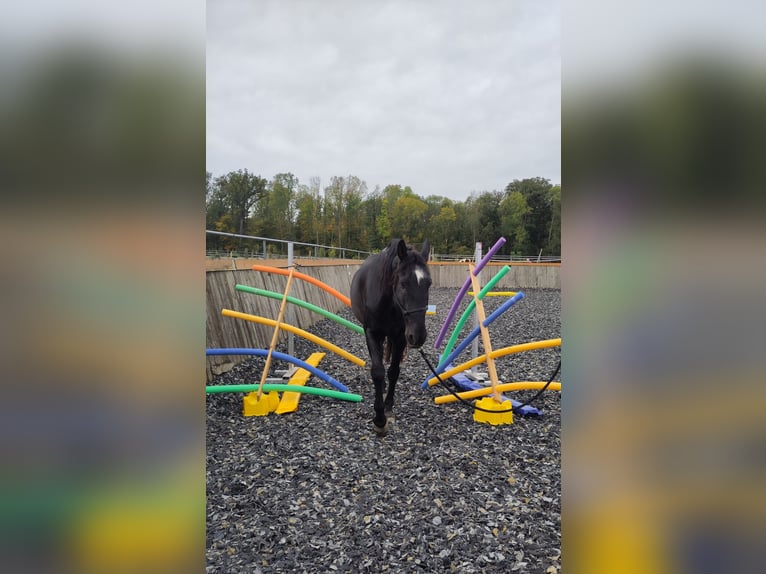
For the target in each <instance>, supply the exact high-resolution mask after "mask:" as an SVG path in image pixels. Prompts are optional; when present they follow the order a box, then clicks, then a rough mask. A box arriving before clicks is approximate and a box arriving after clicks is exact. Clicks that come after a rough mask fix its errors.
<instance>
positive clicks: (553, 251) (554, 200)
mask: <svg viewBox="0 0 766 574" xmlns="http://www.w3.org/2000/svg"><path fill="white" fill-rule="evenodd" d="M548 195H549V203H550V206H551V223H550V229H549V231H548V245H547V248H546V251H547V252H548V255H561V186H560V185H554V186H553V187H551V189H550V192H549V194H548Z"/></svg>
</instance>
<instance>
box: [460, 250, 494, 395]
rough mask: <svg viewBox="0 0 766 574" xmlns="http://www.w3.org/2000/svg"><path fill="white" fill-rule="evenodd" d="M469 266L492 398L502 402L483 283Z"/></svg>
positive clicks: (470, 265) (471, 266) (471, 265)
mask: <svg viewBox="0 0 766 574" xmlns="http://www.w3.org/2000/svg"><path fill="white" fill-rule="evenodd" d="M468 267H469V268H470V270H469V273H468V276H469V277H470V278H471V285H472V286H473V298H474V300H475V301H476V314H477V316H478V317H479V329H480V331H481V340H482V343H483V344H484V352H485V353H486V354H487V371H488V372H489V380H490V382H491V383H492V398H493V399H495V401H496V402H498V403H500V402H502V398H501V394H500V391H498V390H497V385H498V379H497V369H496V368H495V360H494V359H493V358H492V343H491V341H490V339H489V330H488V329H487V328H486V327H485V326H484V320H485V319H486V318H487V316H486V314H485V313H484V303H483V302H482V300H481V299H479V291H481V285H480V284H479V279H478V278H477V277H476V276H475V275H474V274H473V268H474V266H473V264H469V266H468Z"/></svg>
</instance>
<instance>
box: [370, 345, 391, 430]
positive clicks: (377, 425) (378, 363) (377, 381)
mask: <svg viewBox="0 0 766 574" xmlns="http://www.w3.org/2000/svg"><path fill="white" fill-rule="evenodd" d="M365 337H366V339H367V350H368V351H369V352H370V374H371V375H372V382H373V384H374V385H375V406H374V408H375V417H374V418H373V419H372V425H373V430H374V431H375V432H376V433H378V434H385V433H386V431H387V430H388V429H387V428H386V415H385V413H384V409H383V387H384V386H385V384H386V369H385V367H384V366H383V341H382V340H378V339H376V338H375V337H374V336H373V335H372V334H370V332H369V331H367V330H365Z"/></svg>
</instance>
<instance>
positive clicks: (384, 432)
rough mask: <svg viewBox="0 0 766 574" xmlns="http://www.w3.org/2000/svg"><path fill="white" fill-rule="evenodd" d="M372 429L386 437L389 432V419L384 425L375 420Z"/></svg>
mask: <svg viewBox="0 0 766 574" xmlns="http://www.w3.org/2000/svg"><path fill="white" fill-rule="evenodd" d="M372 430H374V431H375V434H376V435H378V436H379V437H384V436H386V435H387V434H388V421H386V424H384V425H383V426H382V427H379V426H378V425H376V424H375V423H374V422H373V423H372Z"/></svg>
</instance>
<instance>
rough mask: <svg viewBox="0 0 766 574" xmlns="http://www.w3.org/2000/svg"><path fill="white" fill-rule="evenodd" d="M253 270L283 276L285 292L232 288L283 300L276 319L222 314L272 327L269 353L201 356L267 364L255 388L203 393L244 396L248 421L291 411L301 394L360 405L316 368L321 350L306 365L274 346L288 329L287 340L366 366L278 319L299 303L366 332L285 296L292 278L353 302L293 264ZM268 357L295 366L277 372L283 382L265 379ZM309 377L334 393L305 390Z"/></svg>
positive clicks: (224, 311) (212, 388)
mask: <svg viewBox="0 0 766 574" xmlns="http://www.w3.org/2000/svg"><path fill="white" fill-rule="evenodd" d="M253 270H255V271H259V272H262V273H274V274H277V275H284V276H287V284H286V286H285V290H284V292H283V293H274V292H272V291H267V290H265V289H257V288H253V287H248V286H245V285H236V289H237V290H239V291H245V292H249V293H252V294H254V295H259V296H263V297H269V298H272V299H278V300H281V305H280V308H279V315H278V317H277V319H276V321H275V320H273V319H268V318H266V317H259V316H257V315H249V314H247V313H240V312H238V311H232V310H230V309H222V311H221V314H222V315H224V316H227V317H232V318H235V319H242V320H245V321H250V322H253V323H259V324H261V325H267V326H270V327H272V328H273V329H274V331H273V334H272V339H271V344H270V345H269V348H268V350H267V349H248V348H230V349H207V350H206V352H205V353H206V355H254V356H260V357H265V358H266V364H265V367H264V369H263V372H262V373H261V381H260V384H257V385H256V384H243V385H212V386H208V387H207V388H206V392H207V393H220V392H232V393H233V392H246V393H248V394H247V395H246V396H245V397H244V398H243V403H242V413H243V415H244V416H246V417H250V416H265V415H268V414H270V413H272V412H276V413H277V414H285V413H291V412H295V411H296V410H297V409H298V403H299V401H300V396H301V394H314V395H320V396H325V397H330V398H334V399H337V400H343V401H351V402H360V401H361V400H362V397H361V395H356V394H353V393H350V392H349V389H348V388H347V387H346V386H345V385H343V384H342V383H340V382H339V381H337V380H335V379H334V378H333V377H331V376H330V375H328V374H327V373H325V372H324V371H321V370H319V369H317V365H318V364H319V362H320V361H321V360H322V359H323V358H324V357H325V353H321V352H317V353H312V354H311V356H310V357H308V358H307V359H306V361H305V362H304V361H302V360H300V359H298V358H296V357H294V356H293V355H292V354H290V353H288V354H285V353H280V352H277V351H275V347H276V343H277V339H278V336H279V333H280V331H287V332H288V333H289V336H290V337H292V336H293V335H299V336H301V337H303V338H305V339H307V340H309V341H311V342H313V343H315V344H317V345H319V346H321V347H324V348H325V349H327V350H328V351H331V352H332V353H335V354H336V355H338V356H340V357H343V358H344V359H346V360H348V361H349V362H351V363H353V364H355V365H357V366H359V367H364V366H365V364H366V363H365V361H364V359H361V358H359V357H357V356H355V355H353V354H351V353H349V352H348V351H346V350H345V349H342V348H340V347H338V346H336V345H333V344H332V343H330V342H329V341H326V340H324V339H322V338H320V337H317V336H316V335H313V334H311V333H308V332H307V331H304V330H302V329H299V328H298V327H295V326H293V325H290V324H288V323H285V322H283V320H282V319H283V317H284V313H285V309H286V306H287V303H291V304H293V305H297V306H300V307H303V308H306V309H309V310H310V311H313V312H315V313H318V314H320V315H323V316H324V317H326V318H328V319H332V320H333V321H335V322H337V323H339V324H341V325H343V326H344V327H347V328H348V329H350V330H352V331H354V332H356V333H361V334H363V333H364V330H363V329H362V328H361V327H359V326H358V325H355V324H354V323H351V322H350V321H348V320H346V319H343V318H342V317H339V316H338V315H335V314H334V313H331V312H330V311H327V310H325V309H322V308H320V307H317V306H316V305H312V304H311V303H308V302H307V301H302V300H300V299H296V298H294V297H290V296H289V295H288V293H289V292H290V286H291V283H292V280H293V278H295V279H300V280H303V281H306V282H308V283H311V284H313V285H314V286H316V287H319V288H321V289H323V290H324V291H326V292H327V293H329V294H330V295H332V296H333V297H335V298H336V299H338V300H340V301H341V302H342V303H343V304H344V305H347V306H350V305H351V302H350V300H349V299H348V297H346V296H345V295H342V294H341V293H339V292H338V291H336V290H335V289H333V288H332V287H330V286H329V285H327V284H325V283H322V282H321V281H319V280H318V279H315V278H313V277H310V276H309V275H305V274H303V273H300V272H298V271H296V270H295V269H294V268H293V267H292V266H291V267H290V269H289V270H285V269H278V268H276V267H267V266H262V265H253ZM289 347H290V348H291V349H292V339H290V340H289ZM272 358H274V359H277V360H280V361H286V362H288V363H291V364H292V365H293V366H294V367H293V368H292V369H291V370H289V371H277V374H282V377H281V378H277V377H268V372H269V368H270V366H271V359H272ZM312 376H315V377H317V378H319V379H321V380H323V381H324V382H326V383H329V384H330V385H332V386H333V387H335V389H337V390H328V389H320V388H316V387H308V386H305V385H306V383H307V382H308V380H309V379H310V378H311V377H312ZM288 377H289V381H288V380H287V379H288ZM264 383H265V384H264ZM284 383H287V384H284ZM279 392H282V393H283V394H282V398H281V400H280V397H279Z"/></svg>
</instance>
